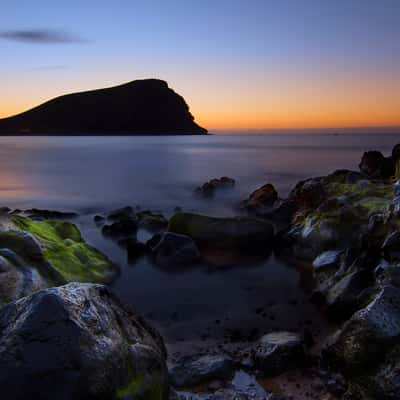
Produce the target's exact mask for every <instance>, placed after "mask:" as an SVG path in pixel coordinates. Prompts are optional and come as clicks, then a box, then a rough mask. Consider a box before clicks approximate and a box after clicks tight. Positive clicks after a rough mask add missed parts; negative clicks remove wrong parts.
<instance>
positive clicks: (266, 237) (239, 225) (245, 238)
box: [168, 213, 274, 254]
mask: <svg viewBox="0 0 400 400" xmlns="http://www.w3.org/2000/svg"><path fill="white" fill-rule="evenodd" d="M168 231H169V232H172V233H178V234H181V235H186V236H189V237H191V238H192V239H193V240H194V241H195V243H196V244H197V245H198V247H199V249H200V250H201V251H202V252H203V251H213V250H226V251H237V252H239V253H250V254H257V253H258V254H265V253H267V252H268V250H270V249H271V247H272V245H273V243H272V242H273V237H274V228H273V226H272V225H271V224H270V223H268V222H266V221H263V220H261V219H256V218H248V217H235V218H214V217H207V216H204V215H199V214H189V213H178V214H175V215H174V216H173V217H172V218H171V219H170V221H169V225H168Z"/></svg>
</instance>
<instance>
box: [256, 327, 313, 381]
mask: <svg viewBox="0 0 400 400" xmlns="http://www.w3.org/2000/svg"><path fill="white" fill-rule="evenodd" d="M250 352H251V353H252V355H253V358H254V364H255V366H256V368H257V369H258V370H259V371H260V373H261V375H262V376H275V375H280V374H281V373H282V372H284V371H287V370H288V369H292V368H296V367H298V366H299V365H300V364H301V363H302V362H303V361H304V359H305V353H304V346H303V341H302V338H301V337H300V335H298V334H296V333H292V332H273V333H269V334H267V335H264V336H263V337H262V338H261V339H260V340H259V341H258V343H257V344H256V345H255V347H254V348H252V349H251V350H250Z"/></svg>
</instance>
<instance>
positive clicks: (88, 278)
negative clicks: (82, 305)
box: [0, 216, 117, 283]
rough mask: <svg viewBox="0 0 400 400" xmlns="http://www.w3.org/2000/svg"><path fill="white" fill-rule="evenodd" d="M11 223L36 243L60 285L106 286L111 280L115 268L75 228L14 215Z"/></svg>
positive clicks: (56, 222)
mask: <svg viewBox="0 0 400 400" xmlns="http://www.w3.org/2000/svg"><path fill="white" fill-rule="evenodd" d="M12 223H13V224H14V225H15V226H16V227H17V228H18V229H20V230H21V231H24V232H27V233H29V234H30V235H32V236H33V237H34V238H35V239H36V240H37V241H38V242H39V244H40V246H41V249H42V254H43V259H44V261H46V262H47V263H48V264H50V265H51V266H52V268H53V269H54V270H55V271H56V272H57V273H58V274H59V275H60V276H61V278H62V279H63V280H64V282H73V281H78V282H93V283H102V282H104V283H106V282H110V281H111V280H112V279H113V278H114V277H115V275H116V273H117V268H116V266H115V265H114V264H113V263H112V262H111V261H110V260H109V259H108V258H107V257H106V256H105V255H104V254H102V253H101V252H100V251H98V250H96V249H95V248H94V247H92V246H90V245H88V244H87V243H86V242H85V241H84V240H83V238H82V236H81V233H80V231H79V229H78V228H77V227H76V225H74V224H72V223H69V222H64V221H43V222H37V221H32V220H30V219H27V218H23V217H18V216H16V217H13V218H12ZM0 243H1V242H0ZM12 250H16V251H18V249H12ZM56 283H59V282H56Z"/></svg>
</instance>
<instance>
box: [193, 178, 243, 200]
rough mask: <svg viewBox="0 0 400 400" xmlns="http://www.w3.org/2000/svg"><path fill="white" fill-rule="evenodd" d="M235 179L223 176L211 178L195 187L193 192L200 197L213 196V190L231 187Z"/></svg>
mask: <svg viewBox="0 0 400 400" xmlns="http://www.w3.org/2000/svg"><path fill="white" fill-rule="evenodd" d="M235 183H236V182H235V180H234V179H232V178H228V177H226V176H223V177H221V178H215V179H211V180H210V181H208V182H206V183H204V184H203V185H201V186H199V187H198V188H196V189H195V191H194V192H195V194H196V195H200V196H202V197H213V196H214V194H215V192H216V191H217V190H220V189H231V188H233V187H234V186H235Z"/></svg>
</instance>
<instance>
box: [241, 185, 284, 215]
mask: <svg viewBox="0 0 400 400" xmlns="http://www.w3.org/2000/svg"><path fill="white" fill-rule="evenodd" d="M277 200H278V192H277V191H276V190H275V188H274V186H273V185H271V184H270V183H267V184H266V185H264V186H261V187H260V188H258V189H257V190H255V191H254V192H253V193H252V194H251V195H250V196H249V198H248V199H247V200H246V201H245V207H246V208H247V210H249V211H251V212H254V213H256V214H259V215H263V214H265V213H266V212H268V211H270V210H271V207H272V206H273V205H274V204H275V202H276V201H277Z"/></svg>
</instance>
